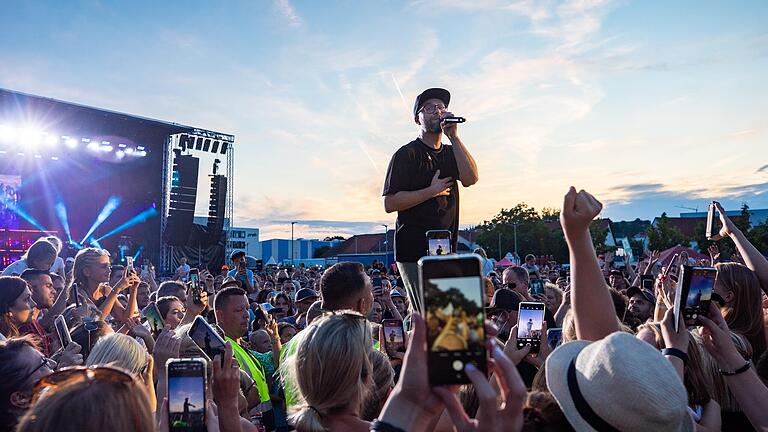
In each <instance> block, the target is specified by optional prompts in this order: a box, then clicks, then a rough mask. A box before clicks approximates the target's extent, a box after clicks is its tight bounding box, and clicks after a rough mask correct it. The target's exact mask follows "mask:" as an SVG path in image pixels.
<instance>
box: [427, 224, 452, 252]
mask: <svg viewBox="0 0 768 432" xmlns="http://www.w3.org/2000/svg"><path fill="white" fill-rule="evenodd" d="M450 253H451V232H450V231H448V230H434V231H427V255H429V256H441V255H450Z"/></svg>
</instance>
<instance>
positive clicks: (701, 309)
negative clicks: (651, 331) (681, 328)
mask: <svg viewBox="0 0 768 432" xmlns="http://www.w3.org/2000/svg"><path fill="white" fill-rule="evenodd" d="M681 269H682V270H681V275H680V277H679V278H678V282H677V289H676V290H675V304H674V308H673V311H674V313H675V330H676V331H677V330H678V321H679V320H678V319H677V317H679V316H681V315H682V317H683V321H684V323H685V325H687V326H693V325H698V324H700V321H699V320H698V318H699V316H700V315H704V316H706V314H707V313H709V303H710V302H711V300H712V293H713V292H714V288H715V280H716V277H717V269H715V268H714V267H692V266H687V265H684V266H682V267H681Z"/></svg>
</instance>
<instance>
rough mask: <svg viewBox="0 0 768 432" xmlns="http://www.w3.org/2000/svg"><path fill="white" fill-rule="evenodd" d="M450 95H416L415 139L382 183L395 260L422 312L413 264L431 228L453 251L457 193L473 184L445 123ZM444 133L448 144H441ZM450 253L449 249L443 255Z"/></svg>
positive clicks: (472, 171)
mask: <svg viewBox="0 0 768 432" xmlns="http://www.w3.org/2000/svg"><path fill="white" fill-rule="evenodd" d="M450 100H451V94H450V93H449V92H448V90H445V89H441V88H430V89H427V90H425V91H424V92H422V93H421V94H420V95H419V96H417V97H416V102H415V103H414V106H413V117H414V121H415V122H416V124H417V125H419V127H420V130H419V137H418V138H416V139H415V140H413V141H411V142H410V143H408V144H406V145H404V146H402V147H401V148H400V149H399V150H398V151H397V152H395V154H394V155H393V156H392V159H391V161H390V162H389V168H388V169H387V176H386V179H385V182H384V190H383V193H382V195H383V196H384V210H385V211H386V212H387V213H392V212H397V222H396V228H395V261H397V267H398V270H399V271H400V276H401V277H402V279H403V282H404V285H405V288H406V291H407V292H408V296H409V298H410V301H411V304H412V305H415V306H416V308H417V309H419V310H421V305H419V304H418V303H417V301H416V298H417V296H416V295H415V292H416V287H417V283H418V279H417V278H418V273H417V271H418V269H417V265H416V262H417V261H418V260H419V258H421V257H423V256H424V255H426V254H427V239H426V233H427V231H429V230H448V231H450V232H451V242H452V246H451V249H452V250H454V251H455V250H456V244H457V240H458V229H459V191H458V188H457V184H456V180H459V181H461V183H462V184H463V185H464V186H465V187H468V186H471V185H473V184H475V183H477V180H478V173H477V164H476V163H475V160H474V159H473V158H472V155H470V154H469V151H468V150H467V148H466V147H465V146H464V143H463V142H462V140H461V139H460V138H459V135H458V128H457V126H456V123H446V122H445V121H444V119H445V118H446V117H450V116H452V113H450V112H448V103H449V102H450ZM443 134H445V136H446V137H447V138H448V140H449V141H450V142H451V144H450V145H448V144H443V143H442V142H441V138H442V136H443ZM446 252H448V251H446Z"/></svg>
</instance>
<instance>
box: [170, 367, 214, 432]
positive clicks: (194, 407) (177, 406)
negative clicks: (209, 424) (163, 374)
mask: <svg viewBox="0 0 768 432" xmlns="http://www.w3.org/2000/svg"><path fill="white" fill-rule="evenodd" d="M205 364H206V362H205V360H204V359H201V358H193V359H184V360H182V359H170V360H168V363H167V370H168V373H167V375H168V425H169V426H170V430H171V431H174V432H197V431H201V432H202V431H206V430H207V429H206V426H205V388H206V385H205V384H206V375H205Z"/></svg>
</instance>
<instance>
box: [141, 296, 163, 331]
mask: <svg viewBox="0 0 768 432" xmlns="http://www.w3.org/2000/svg"><path fill="white" fill-rule="evenodd" d="M144 316H145V317H146V318H147V324H149V330H150V331H152V333H155V334H160V332H161V331H162V330H163V327H165V321H164V320H163V316H162V315H160V309H158V308H157V305H156V304H155V302H152V303H150V304H148V305H147V307H145V308H144Z"/></svg>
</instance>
